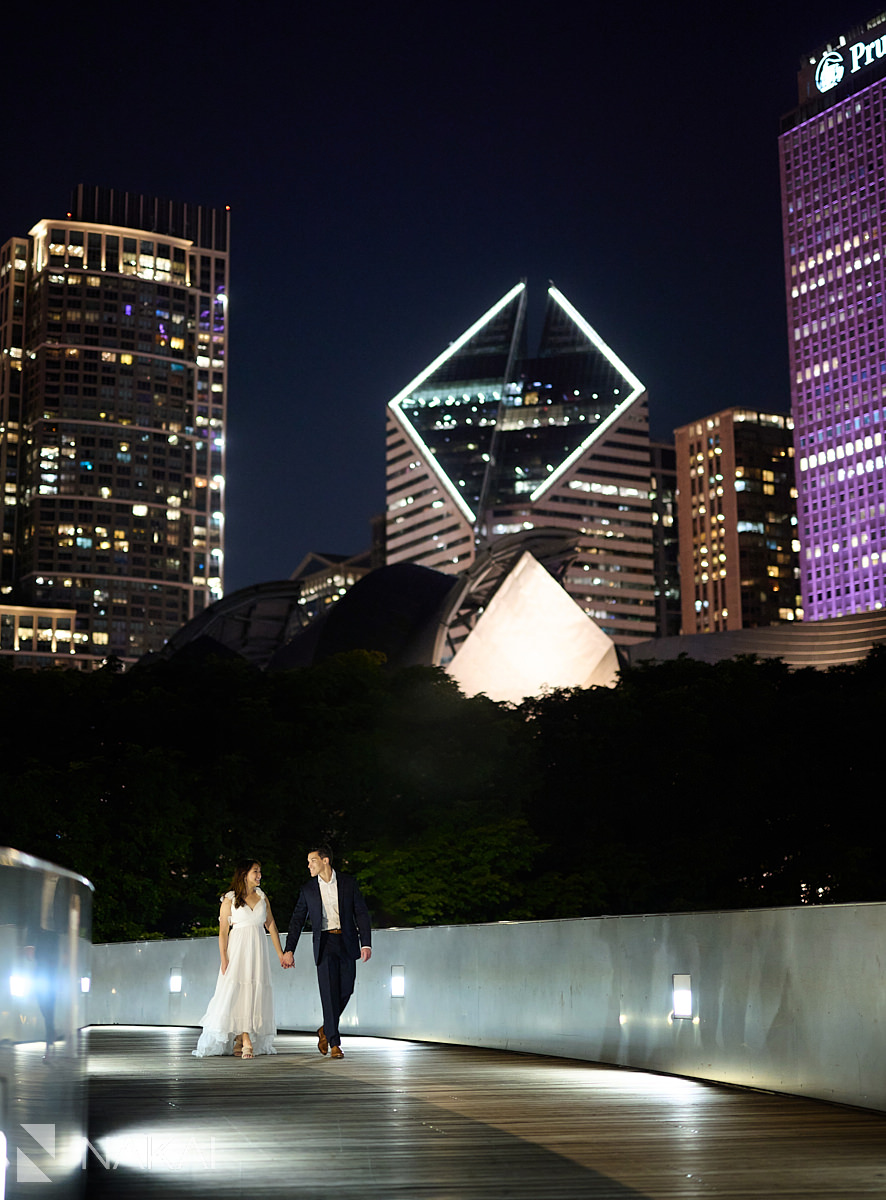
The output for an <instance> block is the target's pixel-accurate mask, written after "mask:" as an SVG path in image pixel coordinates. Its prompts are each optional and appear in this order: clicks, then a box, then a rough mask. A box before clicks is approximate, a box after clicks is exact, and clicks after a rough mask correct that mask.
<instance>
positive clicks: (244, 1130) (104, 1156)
mask: <svg viewBox="0 0 886 1200" xmlns="http://www.w3.org/2000/svg"><path fill="white" fill-rule="evenodd" d="M196 1039H197V1031H195V1030H192V1029H145V1028H141V1027H139V1028H132V1027H127V1026H119V1027H116V1026H112V1027H103V1028H98V1029H93V1030H91V1031H90V1033H89V1056H90V1133H89V1138H90V1143H91V1150H90V1153H89V1156H88V1157H89V1176H88V1185H89V1186H88V1197H89V1200H99V1198H104V1197H114V1200H118V1198H119V1200H129V1198H131V1197H138V1198H142V1197H154V1196H157V1197H160V1196H163V1197H164V1198H166V1200H177V1198H184V1197H194V1196H201V1197H202V1196H205V1197H213V1198H215V1197H217V1198H218V1200H230V1198H232V1197H240V1196H244V1197H245V1196H249V1197H262V1198H265V1197H295V1198H299V1197H305V1198H307V1197H311V1198H312V1200H320V1198H321V1197H323V1196H326V1197H329V1200H351V1198H354V1200H357V1198H359V1200H391V1198H402V1200H411V1198H413V1197H414V1198H416V1200H462V1198H465V1200H467V1198H470V1200H489V1198H491V1197H511V1198H514V1200H521V1198H525V1200H578V1198H581V1200H630V1198H642V1197H645V1198H647V1200H675V1198H683V1197H714V1196H728V1197H730V1200H736V1198H741V1197H751V1196H753V1197H767V1198H768V1197H790V1198H791V1200H851V1198H852V1197H855V1196H880V1197H882V1196H884V1195H886V1116H880V1115H878V1114H876V1113H868V1112H862V1111H858V1110H854V1109H846V1108H838V1107H833V1106H830V1105H827V1104H822V1103H820V1102H817V1101H812V1100H801V1099H796V1098H792V1097H784V1096H773V1095H769V1094H765V1093H759V1092H748V1091H739V1090H735V1089H731V1088H725V1087H719V1086H715V1085H712V1084H705V1083H699V1082H696V1081H692V1080H686V1079H675V1078H671V1077H667V1076H660V1075H651V1074H647V1073H644V1072H638V1071H624V1070H617V1069H615V1068H612V1067H606V1066H598V1065H595V1064H592V1063H585V1062H578V1061H575V1060H566V1059H553V1058H542V1057H540V1056H536V1055H523V1054H508V1053H504V1052H500V1051H491V1050H473V1049H466V1048H464V1047H459V1046H449V1045H442V1046H441V1045H430V1044H425V1043H420V1042H399V1041H388V1040H383V1039H378V1038H361V1037H348V1038H346V1039H345V1043H344V1048H345V1053H346V1057H345V1058H344V1059H343V1060H341V1061H333V1060H331V1059H329V1058H322V1057H321V1056H320V1055H319V1054H318V1053H317V1048H316V1040H315V1039H314V1038H311V1037H307V1036H305V1035H281V1036H280V1038H279V1039H278V1042H277V1048H278V1054H277V1056H276V1057H273V1058H257V1059H254V1060H252V1061H249V1060H247V1061H242V1060H240V1059H234V1058H214V1059H195V1058H192V1057H191V1050H192V1048H193V1046H194V1045H195V1043H196ZM115 1164H116V1165H115Z"/></svg>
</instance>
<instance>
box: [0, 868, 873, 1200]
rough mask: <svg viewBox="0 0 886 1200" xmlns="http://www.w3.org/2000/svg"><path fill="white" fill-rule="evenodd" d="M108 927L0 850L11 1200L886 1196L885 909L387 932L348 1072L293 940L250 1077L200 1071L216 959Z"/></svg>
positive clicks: (222, 1067)
mask: <svg viewBox="0 0 886 1200" xmlns="http://www.w3.org/2000/svg"><path fill="white" fill-rule="evenodd" d="M90 902H91V889H90V885H89V884H88V883H87V882H86V881H85V880H82V879H79V878H78V877H75V876H72V875H69V874H67V873H66V872H62V871H60V870H59V869H58V868H54V867H52V866H50V865H49V864H45V863H40V862H37V861H36V860H33V859H27V858H26V856H23V855H20V854H17V853H16V852H14V851H0V963H2V966H3V978H2V979H0V985H2V991H0V1001H2V1003H0V1105H2V1119H3V1126H2V1130H0V1133H2V1135H3V1137H4V1138H5V1140H6V1144H7V1148H8V1157H9V1164H8V1167H7V1171H6V1179H5V1186H6V1195H10V1196H30V1197H36V1196H39V1195H41V1194H45V1195H46V1196H48V1197H49V1196H51V1197H53V1198H54V1200H62V1197H68V1196H71V1197H73V1196H80V1195H84V1194H85V1195H87V1196H89V1197H92V1196H102V1195H108V1196H115V1197H116V1196H121V1197H125V1196H133V1197H141V1196H151V1195H154V1194H157V1195H159V1194H161V1192H162V1194H163V1195H164V1196H166V1197H174V1196H192V1195H206V1196H216V1195H219V1196H225V1195H231V1196H238V1195H245V1194H246V1193H247V1191H248V1192H249V1193H250V1194H251V1193H253V1192H255V1193H258V1194H261V1195H262V1196H276V1195H279V1196H301V1195H304V1196H308V1195H315V1194H316V1193H317V1192H318V1191H319V1190H320V1189H321V1188H322V1189H323V1190H325V1189H326V1187H327V1186H328V1187H330V1188H331V1189H334V1190H336V1191H337V1192H338V1193H339V1195H342V1196H346V1197H351V1196H353V1197H360V1200H372V1198H373V1197H375V1196H378V1197H382V1196H385V1197H389V1196H402V1197H404V1198H408V1197H435V1198H436V1197H439V1198H440V1200H443V1198H444V1197H445V1198H447V1200H449V1198H453V1200H454V1198H457V1197H462V1196H478V1197H479V1196H481V1195H482V1196H484V1197H486V1196H490V1195H491V1196H514V1197H519V1196H537V1197H544V1198H545V1200H549V1198H554V1197H560V1196H562V1197H571V1196H584V1197H588V1196H589V1197H598V1196H599V1197H610V1196H611V1197H628V1196H637V1197H649V1198H653V1197H669V1198H670V1197H682V1196H696V1195H698V1196H701V1195H718V1194H719V1195H729V1196H731V1197H737V1196H766V1197H769V1196H777V1195H783V1196H790V1197H794V1198H795V1200H812V1198H813V1197H814V1198H820V1197H833V1198H834V1200H838V1198H839V1200H846V1198H847V1197H851V1196H854V1195H878V1196H882V1195H884V1194H886V1069H884V1068H886V1061H884V1060H886V1047H884V1039H883V1036H882V1030H883V1028H884V1026H886V987H884V984H886V978H884V974H886V960H884V955H883V954H882V945H883V932H884V916H886V905H883V904H865V905H828V906H821V907H803V908H796V909H760V910H753V911H747V912H723V913H691V914H677V915H668V914H658V915H649V916H636V917H611V918H593V919H588V920H574V921H546V922H521V923H517V924H511V923H503V924H494V925H482V926H452V927H434V928H426V929H411V930H380V931H378V933H377V934H376V935H375V937H374V939H373V956H372V959H371V960H370V962H369V963H367V964H363V965H361V966H358V975H357V988H356V991H355V994H354V998H353V1000H352V1001H351V1004H350V1006H349V1007H348V1009H347V1011H346V1013H345V1018H344V1020H343V1023H342V1032H343V1034H344V1041H343V1045H344V1049H345V1058H344V1060H342V1061H333V1060H331V1059H329V1058H323V1057H321V1056H320V1055H319V1054H318V1053H317V1049H316V1042H315V1040H314V1038H313V1037H311V1036H309V1035H308V1034H307V1033H306V1032H305V1031H306V1030H310V1029H315V1028H316V1027H317V1025H319V1023H320V1015H319V997H318V994H317V987H316V975H315V972H314V968H313V963H312V960H311V955H310V944H309V939H302V942H301V943H300V944H299V949H298V953H297V955H296V964H295V966H296V969H295V970H294V971H286V972H282V971H281V972H280V974H279V976H278V977H277V980H278V982H277V983H276V987H275V1010H276V1013H277V1024H278V1027H279V1028H280V1029H281V1030H288V1031H294V1032H285V1033H282V1034H281V1037H280V1039H279V1042H278V1049H279V1053H278V1055H277V1056H275V1057H270V1058H258V1059H255V1060H251V1061H250V1060H246V1061H243V1060H240V1059H233V1058H230V1059H228V1058H224V1059H206V1060H197V1059H194V1058H192V1056H191V1053H190V1052H191V1050H192V1049H193V1046H194V1044H195V1042H196V1037H197V1031H196V1029H195V1026H196V1023H197V1021H198V1019H199V1016H200V1015H201V1013H202V1011H203V1009H204V1008H205V1005H206V1001H207V999H208V997H209V996H210V995H211V993H212V990H213V987H214V984H215V979H216V974H217V970H218V950H217V945H216V943H215V940H214V939H212V940H201V939H187V940H182V941H166V942H141V943H128V944H120V945H110V946H95V947H91V946H90V944H89V937H88V932H89V919H88V914H89V906H90ZM279 907H280V901H278V909H279ZM284 907H285V906H284ZM50 1032H51V1033H52V1038H53V1041H54V1048H53V1050H52V1052H51V1053H50V1055H49V1056H48V1058H46V1060H44V1050H45V1041H46V1040H47V1038H48V1035H49V1033H50ZM87 1089H88V1106H87V1104H86V1100H87ZM86 1184H88V1188H87V1190H86V1191H85V1192H84V1186H85V1185H86ZM0 1196H2V1189H0Z"/></svg>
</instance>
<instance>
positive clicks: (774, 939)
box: [88, 901, 886, 1111]
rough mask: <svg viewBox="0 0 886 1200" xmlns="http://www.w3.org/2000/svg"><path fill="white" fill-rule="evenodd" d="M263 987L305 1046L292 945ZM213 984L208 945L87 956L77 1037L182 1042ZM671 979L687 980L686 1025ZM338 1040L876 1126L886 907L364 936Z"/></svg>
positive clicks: (883, 1065)
mask: <svg viewBox="0 0 886 1200" xmlns="http://www.w3.org/2000/svg"><path fill="white" fill-rule="evenodd" d="M278 907H279V901H278ZM271 957H272V961H275V960H274V955H273V952H272V955H271ZM276 970H277V969H276V966H275V1002H276V1011H277V1024H278V1027H279V1028H281V1029H314V1028H316V1026H317V1025H319V1024H320V1021H321V1016H320V1005H319V998H318V995H317V985H316V975H315V972H314V967H313V962H312V959H311V950H310V938H309V937H303V938H302V940H301V942H300V944H299V948H298V953H297V956H296V968H295V970H294V971H286V972H283V971H279V974H277V973H276ZM171 972H180V973H181V981H182V982H181V988H182V990H181V991H180V992H171V991H170V989H169V983H170V973H171ZM217 973H218V946H217V942H216V940H215V939H211V940H202V939H201V940H196V941H195V940H182V941H168V942H139V943H126V944H120V945H104V946H96V947H94V949H93V978H92V991H91V995H90V997H89V1010H88V1013H89V1020H90V1022H91V1023H92V1024H108V1023H122V1024H149V1025H195V1024H196V1023H197V1022H198V1021H199V1018H200V1016H201V1014H202V1013H203V1011H204V1009H205V1007H206V1004H207V1002H208V1000H209V997H210V995H211V994H212V991H213V989H214V987H215V981H216V976H217ZM674 975H689V976H690V980H691V991H692V1008H691V1015H690V1016H688V1017H686V1018H680V1017H675V1016H674V1012H673V1009H674V1000H673V976H674ZM394 976H397V977H401V978H402V986H403V992H404V994H403V995H402V996H396V995H393V994H392V990H393V989H392V980H393V978H394ZM343 1029H344V1031H345V1032H346V1033H347V1031H348V1030H349V1029H350V1031H351V1032H353V1033H361V1034H367V1035H374V1036H382V1037H401V1038H409V1039H416V1040H426V1041H435V1042H456V1043H459V1044H462V1045H470V1046H489V1047H495V1048H499V1049H507V1050H518V1051H532V1052H536V1053H542V1054H552V1055H558V1056H566V1057H570V1058H581V1059H588V1060H590V1061H596V1062H606V1063H614V1064H617V1065H619V1066H625V1067H636V1068H639V1069H644V1070H652V1071H663V1072H669V1073H673V1074H678V1075H688V1076H694V1077H696V1078H700V1079H710V1080H716V1081H719V1082H725V1083H735V1084H742V1085H746V1086H750V1087H758V1088H765V1089H770V1090H773V1091H779V1092H787V1093H793V1094H796V1095H804V1096H811V1097H817V1098H820V1099H825V1100H833V1101H839V1102H842V1103H846V1104H854V1105H859V1106H861V1107H865V1108H873V1109H879V1110H883V1111H886V1037H884V1035H886V904H880V903H877V904H859V905H833V906H823V907H803V908H779V909H757V910H751V911H746V912H723V913H689V914H676V915H654V916H630V917H601V918H588V919H584V920H571V921H538V922H519V923H514V924H510V923H508V924H495V925H467V926H438V927H432V928H424V929H412V930H380V931H378V932H377V933H376V934H375V936H374V939H373V955H372V959H371V960H370V962H369V963H368V964H365V965H358V968H357V990H356V992H355V995H354V999H353V1000H352V1001H351V1005H350V1007H349V1008H348V1010H347V1012H346V1014H345V1020H344V1022H343ZM195 1040H196V1038H195Z"/></svg>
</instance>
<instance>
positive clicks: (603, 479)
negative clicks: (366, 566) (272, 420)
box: [387, 283, 656, 643]
mask: <svg viewBox="0 0 886 1200" xmlns="http://www.w3.org/2000/svg"><path fill="white" fill-rule="evenodd" d="M526 341H527V338H526V288H525V285H524V284H522V283H520V284H517V285H516V286H515V287H514V288H512V289H511V291H509V292H508V293H507V294H506V295H505V296H503V297H502V298H501V300H499V301H498V303H497V304H495V305H493V306H492V308H490V309H489V311H488V312H486V313H485V314H484V315H483V316H482V317H481V318H480V319H479V320H478V321H477V322H476V323H475V324H474V325H472V326H471V327H470V328H469V329H468V330H466V331H465V333H463V334H462V336H461V337H459V338H458V339H457V340H456V341H455V342H453V343H452V345H451V346H450V347H449V348H448V350H446V351H445V352H444V353H443V354H441V355H440V356H439V357H438V358H436V359H435V360H434V361H433V362H432V363H430V365H429V366H428V367H426V368H425V370H424V371H422V372H421V373H420V374H419V375H418V376H417V377H416V378H415V379H413V380H412V382H411V383H410V384H408V385H407V386H406V387H405V388H404V389H403V390H402V391H401V392H400V393H399V394H398V395H397V396H395V397H394V399H393V400H391V401H390V403H389V405H388V429H387V562H388V563H397V562H414V563H420V564H422V565H424V566H428V567H434V568H436V569H437V570H440V571H444V572H448V573H452V574H454V573H459V572H461V571H463V570H464V569H466V568H467V567H469V566H470V565H471V564H472V563H473V561H474V558H475V555H476V554H477V553H478V552H479V551H480V550H481V549H485V548H486V547H488V546H490V545H494V543H495V542H496V540H497V539H499V538H502V537H504V536H506V535H508V534H513V533H519V532H521V531H523V530H530V529H543V528H544V529H550V528H559V529H566V530H569V531H573V532H574V534H575V542H574V553H573V554H572V556H571V558H570V561H569V563H568V566H567V567H566V569H565V575H564V577H563V578H562V583H563V585H564V587H565V588H566V591H567V592H568V593H569V594H570V595H571V596H572V597H573V599H574V600H575V601H576V602H577V603H578V604H579V605H580V606H581V607H582V609H584V611H585V612H587V613H588V614H589V615H590V616H591V617H592V618H593V619H594V620H595V621H597V622H598V623H599V624H600V626H601V628H603V629H604V630H605V631H606V632H607V633H608V634H609V636H610V637H611V638H612V639H613V640H614V641H616V642H625V643H630V642H632V641H641V640H643V639H645V638H649V637H652V636H654V634H655V632H656V608H655V584H654V561H653V547H652V508H651V501H650V495H649V493H650V456H649V421H648V409H647V396H646V391H645V389H644V387H643V385H642V383H640V381H639V380H638V379H637V378H636V376H635V375H634V374H633V372H631V371H630V369H629V368H628V367H627V366H626V365H625V364H624V363H623V362H622V361H621V360H620V359H619V358H618V357H617V355H616V354H615V353H614V352H613V351H612V350H611V349H610V348H609V347H608V346H607V345H606V343H605V342H604V341H603V340H602V338H601V337H600V336H599V334H597V333H596V331H595V330H594V329H592V328H591V326H590V325H589V324H588V323H587V322H586V321H585V320H584V318H583V317H582V316H581V315H580V314H579V313H578V312H577V311H576V310H575V309H574V308H573V307H572V305H571V304H570V303H569V301H568V300H567V299H566V298H565V296H563V295H562V293H560V292H559V291H558V290H557V289H556V288H554V287H551V288H549V289H548V293H547V299H546V310H545V317H544V324H543V329H542V334H541V341H540V345H539V348H538V352H537V353H536V354H535V355H534V356H530V355H529V354H528V353H527V349H526ZM541 617H543V614H540V618H541Z"/></svg>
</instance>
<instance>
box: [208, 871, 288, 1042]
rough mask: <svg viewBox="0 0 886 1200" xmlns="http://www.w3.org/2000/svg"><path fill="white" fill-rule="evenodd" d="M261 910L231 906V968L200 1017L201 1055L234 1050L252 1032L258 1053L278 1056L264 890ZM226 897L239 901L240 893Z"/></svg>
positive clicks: (221, 978)
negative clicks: (239, 1038)
mask: <svg viewBox="0 0 886 1200" xmlns="http://www.w3.org/2000/svg"><path fill="white" fill-rule="evenodd" d="M256 895H258V896H259V897H260V899H259V902H258V904H256V906H255V908H250V907H249V905H248V904H244V905H242V906H241V907H240V908H234V907H233V905H232V907H231V931H230V933H229V935H228V969H227V971H225V973H224V975H222V973H221V967H219V972H218V980H217V982H216V985H215V995H214V996H213V997H212V999H211V1000H210V1001H209V1007H208V1008H207V1010H206V1012H205V1013H204V1014H203V1016H202V1017H201V1018H200V1024H201V1025H202V1026H203V1032H202V1033H201V1034H200V1040H199V1041H198V1042H197V1049H196V1050H194V1051H193V1053H194V1054H195V1055H196V1056H197V1058H204V1057H206V1056H208V1055H210V1054H233V1053H234V1038H235V1037H236V1036H237V1035H238V1034H241V1033H248V1034H249V1039H250V1041H251V1042H252V1050H253V1053H254V1054H276V1053H277V1051H276V1050H275V1049H274V1038H275V1037H276V1036H277V1027H276V1025H275V1024H274V993H273V989H272V987H271V967H270V959H269V956H268V936H267V934H266V932H265V921H266V920H267V919H268V904H267V901H266V899H265V895H264V892H262V891H261V889H260V888H257V889H256ZM225 898H226V899H228V900H231V901H233V899H234V893H233V892H228V893H227V894H226V897H225Z"/></svg>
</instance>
